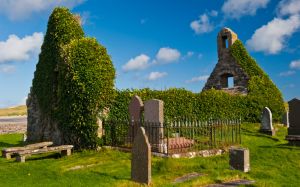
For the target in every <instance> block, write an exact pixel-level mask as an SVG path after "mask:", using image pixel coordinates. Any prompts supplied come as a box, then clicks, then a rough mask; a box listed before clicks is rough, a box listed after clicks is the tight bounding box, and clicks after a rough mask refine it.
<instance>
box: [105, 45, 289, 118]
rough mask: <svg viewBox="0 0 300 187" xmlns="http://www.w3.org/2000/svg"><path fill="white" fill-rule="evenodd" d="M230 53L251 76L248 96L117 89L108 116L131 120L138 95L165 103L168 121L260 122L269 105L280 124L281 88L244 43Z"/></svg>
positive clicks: (205, 92) (210, 92) (213, 92)
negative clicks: (264, 110)
mask: <svg viewBox="0 0 300 187" xmlns="http://www.w3.org/2000/svg"><path fill="white" fill-rule="evenodd" d="M230 52H231V54H232V55H233V57H234V58H235V59H236V61H237V62H238V63H239V64H240V65H241V67H242V68H243V69H244V70H245V72H246V73H247V74H248V75H249V77H250V80H249V83H248V91H249V93H248V95H246V96H243V95H232V94H228V93H226V92H224V91H220V90H214V89H212V90H207V91H204V92H201V93H192V92H190V91H187V90H185V89H169V90H164V91H158V90H150V89H142V90H122V91H120V90H118V91H117V96H116V98H115V100H114V103H113V105H112V108H111V110H110V116H109V117H110V118H112V119H128V118H129V114H128V105H129V103H130V100H131V97H132V96H133V95H138V96H140V97H141V99H142V100H143V101H145V100H148V99H154V98H155V99H161V100H163V101H164V113H165V118H166V120H182V119H183V120H184V119H185V118H187V119H202V120H205V119H209V118H223V119H230V118H231V119H232V118H241V119H242V120H244V121H249V122H260V120H261V112H262V109H263V108H264V107H266V106H268V107H269V108H270V109H271V111H272V113H273V119H274V120H275V121H281V116H282V114H283V113H284V102H283V98H282V95H281V92H280V91H279V89H278V88H277V87H276V85H275V84H274V83H273V82H272V81H271V80H270V78H269V77H268V76H267V75H266V74H265V73H264V71H263V70H262V69H261V68H260V67H259V66H258V65H257V63H256V62H255V60H254V59H253V58H252V57H251V56H250V55H249V54H248V52H247V50H246V49H245V47H244V46H243V44H242V42H241V41H239V40H237V41H236V42H235V43H234V44H233V45H232V46H231V48H230Z"/></svg>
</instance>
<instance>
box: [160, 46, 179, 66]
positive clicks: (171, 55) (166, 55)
mask: <svg viewBox="0 0 300 187" xmlns="http://www.w3.org/2000/svg"><path fill="white" fill-rule="evenodd" d="M180 55H181V54H180V52H179V51H178V50H177V49H172V48H169V47H163V48H160V49H159V51H158V53H157V54H156V59H157V61H158V62H157V63H170V62H174V61H176V60H178V59H179V58H180Z"/></svg>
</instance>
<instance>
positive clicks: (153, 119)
mask: <svg viewBox="0 0 300 187" xmlns="http://www.w3.org/2000/svg"><path fill="white" fill-rule="evenodd" d="M144 120H145V129H146V134H147V136H148V137H149V140H150V144H151V146H152V149H153V150H154V151H159V152H162V151H163V149H164V146H163V134H164V133H163V123H164V102H163V101H161V100H158V99H151V100H148V101H146V102H145V106H144Z"/></svg>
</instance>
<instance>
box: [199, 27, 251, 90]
mask: <svg viewBox="0 0 300 187" xmlns="http://www.w3.org/2000/svg"><path fill="white" fill-rule="evenodd" d="M237 39H238V37H237V35H236V34H235V33H234V32H233V31H232V30H230V29H229V28H223V29H222V30H221V31H220V32H219V34H218V37H217V44H218V63H217V65H216V66H215V68H214V70H213V72H212V73H211V75H210V77H209V78H208V80H207V82H206V84H205V86H204V88H203V90H209V89H212V88H214V89H217V90H224V91H226V92H229V93H240V94H247V86H248V81H249V76H248V75H247V74H246V72H245V71H244V70H243V69H242V67H241V66H240V65H239V64H238V63H237V62H236V60H235V59H234V57H233V56H232V55H231V54H230V46H232V45H233V43H234V42H235V41H236V40H237ZM229 77H232V78H233V85H232V87H229V85H228V78H229Z"/></svg>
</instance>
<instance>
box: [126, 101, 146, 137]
mask: <svg viewBox="0 0 300 187" xmlns="http://www.w3.org/2000/svg"><path fill="white" fill-rule="evenodd" d="M143 107H144V104H143V101H142V99H141V98H140V97H139V96H137V95H135V96H133V97H132V99H131V101H130V103H129V107H128V110H129V119H130V128H129V131H130V132H129V136H130V137H132V138H133V137H135V135H136V131H137V130H138V128H139V127H140V122H141V117H142V111H143Z"/></svg>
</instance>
